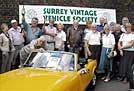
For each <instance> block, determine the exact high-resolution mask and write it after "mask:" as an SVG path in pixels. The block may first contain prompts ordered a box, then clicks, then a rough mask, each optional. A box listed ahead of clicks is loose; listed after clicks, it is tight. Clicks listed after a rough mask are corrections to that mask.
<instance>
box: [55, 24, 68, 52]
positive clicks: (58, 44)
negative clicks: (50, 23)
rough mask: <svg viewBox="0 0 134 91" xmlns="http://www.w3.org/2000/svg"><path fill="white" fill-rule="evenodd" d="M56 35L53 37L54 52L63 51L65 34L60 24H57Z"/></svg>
mask: <svg viewBox="0 0 134 91" xmlns="http://www.w3.org/2000/svg"><path fill="white" fill-rule="evenodd" d="M57 28H58V31H57V35H56V37H55V50H56V51H64V42H65V41H66V34H65V32H64V31H63V28H64V25H63V24H62V23H59V24H57Z"/></svg>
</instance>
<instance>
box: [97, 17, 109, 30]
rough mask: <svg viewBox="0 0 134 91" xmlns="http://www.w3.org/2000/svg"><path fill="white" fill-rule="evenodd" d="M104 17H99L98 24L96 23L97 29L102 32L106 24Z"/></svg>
mask: <svg viewBox="0 0 134 91" xmlns="http://www.w3.org/2000/svg"><path fill="white" fill-rule="evenodd" d="M106 23H107V22H106V19H105V18H104V17H100V25H97V31H98V32H103V28H104V26H105V25H106Z"/></svg>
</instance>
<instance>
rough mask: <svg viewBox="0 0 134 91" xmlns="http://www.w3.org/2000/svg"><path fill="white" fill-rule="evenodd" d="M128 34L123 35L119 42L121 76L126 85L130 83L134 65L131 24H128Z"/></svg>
mask: <svg viewBox="0 0 134 91" xmlns="http://www.w3.org/2000/svg"><path fill="white" fill-rule="evenodd" d="M125 30H126V33H123V34H122V35H121V37H120V39H119V42H118V49H119V50H120V54H121V56H122V59H121V64H120V65H121V67H120V75H121V76H122V81H123V82H124V83H126V82H128V81H129V78H130V70H131V65H132V64H133V63H134V47H133V45H134V35H133V34H132V30H131V24H130V23H126V25H125Z"/></svg>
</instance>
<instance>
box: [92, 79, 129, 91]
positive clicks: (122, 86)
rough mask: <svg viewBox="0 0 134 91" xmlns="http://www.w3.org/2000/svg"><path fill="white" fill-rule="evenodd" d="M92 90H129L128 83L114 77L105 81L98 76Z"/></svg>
mask: <svg viewBox="0 0 134 91" xmlns="http://www.w3.org/2000/svg"><path fill="white" fill-rule="evenodd" d="M94 91H129V84H128V83H123V82H121V81H119V80H115V79H112V80H111V81H109V82H108V83H105V82H103V81H101V80H99V78H98V80H97V84H96V88H95V90H94Z"/></svg>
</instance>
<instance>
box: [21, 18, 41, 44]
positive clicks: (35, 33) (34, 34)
mask: <svg viewBox="0 0 134 91" xmlns="http://www.w3.org/2000/svg"><path fill="white" fill-rule="evenodd" d="M22 23H23V25H24V30H25V31H26V44H29V43H30V42H31V41H32V40H33V39H37V38H39V37H40V36H41V35H42V31H41V29H40V28H39V27H37V25H38V18H36V17H33V18H32V21H31V25H29V24H28V23H27V22H26V21H25V17H24V16H23V18H22Z"/></svg>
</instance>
